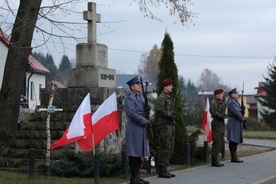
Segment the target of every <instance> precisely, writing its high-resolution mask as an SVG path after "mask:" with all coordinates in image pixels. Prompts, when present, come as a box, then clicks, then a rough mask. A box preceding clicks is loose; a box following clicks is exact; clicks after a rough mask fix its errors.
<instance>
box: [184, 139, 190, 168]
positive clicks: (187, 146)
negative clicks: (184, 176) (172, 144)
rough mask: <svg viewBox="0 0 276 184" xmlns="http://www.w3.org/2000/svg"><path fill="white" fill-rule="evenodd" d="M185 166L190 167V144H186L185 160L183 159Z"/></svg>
mask: <svg viewBox="0 0 276 184" xmlns="http://www.w3.org/2000/svg"><path fill="white" fill-rule="evenodd" d="M185 161H186V164H187V165H188V166H189V165H190V143H186V158H185Z"/></svg>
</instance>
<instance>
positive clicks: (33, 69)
mask: <svg viewBox="0 0 276 184" xmlns="http://www.w3.org/2000/svg"><path fill="white" fill-rule="evenodd" d="M9 40H10V37H9V36H8V35H7V34H5V33H4V32H2V31H1V29H0V88H1V86H2V82H3V74H4V68H5V63H6V58H7V54H8V47H9ZM29 64H30V67H29V69H28V70H27V71H26V75H25V79H24V84H22V85H23V89H24V90H23V94H22V95H24V96H26V97H27V99H28V107H29V108H30V109H31V110H34V109H35V107H36V106H37V105H40V96H39V95H40V93H39V91H40V88H45V86H46V75H47V74H49V73H50V71H49V70H48V69H47V68H45V67H44V66H43V65H42V64H41V63H40V62H39V61H37V60H36V59H35V58H34V57H32V56H31V55H30V56H29Z"/></svg>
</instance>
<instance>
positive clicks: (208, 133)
mask: <svg viewBox="0 0 276 184" xmlns="http://www.w3.org/2000/svg"><path fill="white" fill-rule="evenodd" d="M209 109H210V104H209V98H207V99H206V107H205V112H204V116H203V121H202V125H201V128H202V129H203V131H204V137H205V139H204V140H206V138H207V141H208V142H209V143H210V142H212V140H213V139H212V127H211V114H210V112H209Z"/></svg>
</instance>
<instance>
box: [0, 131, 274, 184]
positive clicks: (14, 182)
mask: <svg viewBox="0 0 276 184" xmlns="http://www.w3.org/2000/svg"><path fill="white" fill-rule="evenodd" d="M244 134H245V136H246V137H250V138H271V139H276V133H275V132H274V131H244ZM239 149H240V153H241V154H245V155H243V156H248V154H249V153H248V152H250V154H254V153H253V151H252V150H245V152H246V153H242V150H241V148H239ZM256 154H257V152H256ZM226 159H228V155H226ZM208 164H209V163H208ZM199 165H206V163H199V164H197V165H191V166H185V165H183V166H180V167H179V168H178V169H177V170H185V169H187V168H191V167H196V166H199ZM154 171H155V169H152V174H151V175H148V174H143V175H142V177H145V178H146V177H150V176H155V175H156V174H155V173H154ZM129 175H130V173H129ZM127 181H128V180H127V179H123V177H122V175H121V176H118V177H110V178H100V183H101V184H120V183H125V182H127ZM0 183H1V184H2V183H4V184H87V183H94V178H62V177H54V176H48V177H47V176H44V175H42V174H39V173H35V176H34V177H33V178H29V174H27V173H26V174H23V173H18V172H11V171H0Z"/></svg>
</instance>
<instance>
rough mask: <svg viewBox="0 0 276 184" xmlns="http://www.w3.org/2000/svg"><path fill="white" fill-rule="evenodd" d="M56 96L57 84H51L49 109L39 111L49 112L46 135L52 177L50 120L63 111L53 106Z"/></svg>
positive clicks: (47, 166) (47, 158) (39, 110)
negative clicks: (56, 113)
mask: <svg viewBox="0 0 276 184" xmlns="http://www.w3.org/2000/svg"><path fill="white" fill-rule="evenodd" d="M54 94H55V83H54V82H53V81H52V82H51V92H50V97H49V104H48V109H46V108H40V109H38V110H37V111H38V112H41V111H47V112H48V114H47V119H46V134H47V147H46V173H45V174H46V176H50V173H51V150H50V149H51V132H50V118H51V114H52V113H54V112H56V111H63V109H56V108H55V106H52V105H53V101H54Z"/></svg>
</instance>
